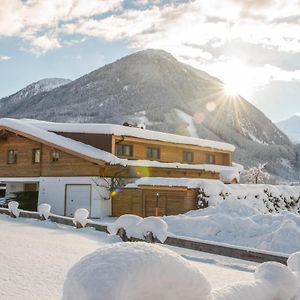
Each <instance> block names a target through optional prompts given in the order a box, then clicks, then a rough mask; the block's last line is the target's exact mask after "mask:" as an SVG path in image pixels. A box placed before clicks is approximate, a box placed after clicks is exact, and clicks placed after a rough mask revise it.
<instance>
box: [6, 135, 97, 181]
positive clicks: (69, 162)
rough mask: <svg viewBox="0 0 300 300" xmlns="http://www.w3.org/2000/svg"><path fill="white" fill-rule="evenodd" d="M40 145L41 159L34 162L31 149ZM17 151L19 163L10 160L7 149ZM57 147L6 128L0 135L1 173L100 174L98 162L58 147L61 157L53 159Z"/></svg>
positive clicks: (34, 175)
mask: <svg viewBox="0 0 300 300" xmlns="http://www.w3.org/2000/svg"><path fill="white" fill-rule="evenodd" d="M37 148H39V149H41V163H39V164H37V163H35V164H34V163H33V161H32V150H33V149H37ZM10 149H12V150H16V151H17V163H16V164H7V151H8V150H10ZM53 150H54V148H51V147H48V146H46V145H43V144H41V143H38V142H35V141H33V140H30V139H28V138H25V137H22V136H19V135H16V134H14V133H10V132H7V133H6V134H5V138H3V137H2V139H0V177H39V176H94V175H95V176H97V175H99V166H98V165H96V164H94V163H92V162H88V161H86V160H84V159H83V158H80V157H76V156H74V155H71V154H68V153H65V152H63V151H60V150H58V151H59V153H60V158H59V161H57V162H52V159H51V153H52V151H53Z"/></svg>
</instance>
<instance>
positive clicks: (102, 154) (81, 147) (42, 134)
mask: <svg viewBox="0 0 300 300" xmlns="http://www.w3.org/2000/svg"><path fill="white" fill-rule="evenodd" d="M0 127H5V128H8V129H9V128H10V129H12V130H16V131H18V132H21V133H24V134H26V135H29V136H32V137H36V138H38V139H40V140H43V141H45V142H46V143H50V144H53V145H56V146H58V147H63V148H65V149H68V150H70V151H72V152H75V153H78V154H80V155H84V156H87V157H90V158H92V159H96V160H101V161H104V162H109V163H111V164H119V163H120V160H119V159H118V158H117V157H116V156H114V155H113V154H111V153H109V152H106V151H103V150H100V149H97V148H95V147H92V146H90V145H87V144H84V143H81V142H77V141H75V140H72V139H70V138H66V137H63V136H61V135H58V134H55V133H53V132H49V131H47V130H44V129H41V128H39V127H36V126H34V125H32V124H30V123H28V122H24V121H23V120H16V119H9V118H3V119H0Z"/></svg>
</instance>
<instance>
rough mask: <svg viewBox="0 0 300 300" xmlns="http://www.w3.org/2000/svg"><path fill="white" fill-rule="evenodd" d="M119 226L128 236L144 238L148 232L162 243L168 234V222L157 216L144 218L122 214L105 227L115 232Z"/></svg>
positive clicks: (112, 232)
mask: <svg viewBox="0 0 300 300" xmlns="http://www.w3.org/2000/svg"><path fill="white" fill-rule="evenodd" d="M120 228H124V229H125V231H126V235H127V237H128V238H132V237H134V238H138V239H145V238H146V236H147V235H148V233H149V232H152V233H153V236H154V237H155V238H157V239H158V240H159V241H161V242H162V243H163V242H164V241H165V240H166V239H167V236H168V224H167V223H166V222H165V221H164V220H162V219H161V218H158V217H147V218H145V219H143V218H141V217H139V216H136V215H130V214H127V215H123V216H121V217H119V218H118V219H117V220H116V222H115V223H114V224H111V225H109V226H108V227H107V230H108V232H109V233H110V234H117V233H118V230H119V229H120Z"/></svg>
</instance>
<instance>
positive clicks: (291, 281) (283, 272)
mask: <svg viewBox="0 0 300 300" xmlns="http://www.w3.org/2000/svg"><path fill="white" fill-rule="evenodd" d="M254 278H255V281H253V282H241V283H237V284H233V285H230V286H227V287H224V288H222V289H219V290H216V291H214V292H213V293H212V294H213V299H214V300H228V299H230V300H241V299H243V300H253V299H255V300H275V299H276V300H292V299H294V297H295V296H296V294H297V288H298V285H297V280H296V277H295V276H294V274H293V273H292V272H291V271H290V270H289V269H288V268H287V267H286V266H284V265H282V264H279V263H276V262H267V263H263V264H261V265H260V266H258V268H257V269H256V271H255V274H254Z"/></svg>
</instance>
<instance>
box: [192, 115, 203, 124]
mask: <svg viewBox="0 0 300 300" xmlns="http://www.w3.org/2000/svg"><path fill="white" fill-rule="evenodd" d="M204 120H205V114H204V113H202V112H196V113H195V114H194V121H195V122H196V123H197V124H201V123H203V122H204Z"/></svg>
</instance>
